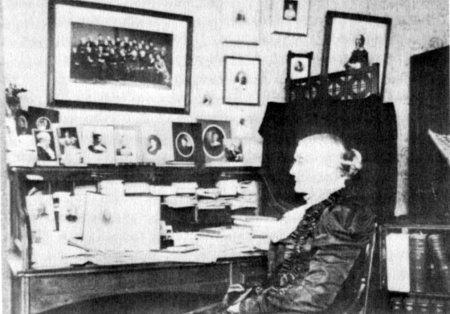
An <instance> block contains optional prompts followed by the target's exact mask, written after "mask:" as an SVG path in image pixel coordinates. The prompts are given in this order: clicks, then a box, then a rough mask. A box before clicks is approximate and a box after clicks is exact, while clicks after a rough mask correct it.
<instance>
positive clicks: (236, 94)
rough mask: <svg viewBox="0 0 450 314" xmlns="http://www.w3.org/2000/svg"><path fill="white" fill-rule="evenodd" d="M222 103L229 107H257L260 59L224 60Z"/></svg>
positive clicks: (227, 58) (239, 58)
mask: <svg viewBox="0 0 450 314" xmlns="http://www.w3.org/2000/svg"><path fill="white" fill-rule="evenodd" d="M223 72H224V79H223V82H224V87H223V102H224V103H225V104H230V105H253V106H258V105H259V101H260V99H259V94H260V85H261V59H257V58H242V57H225V58H224V70H223Z"/></svg>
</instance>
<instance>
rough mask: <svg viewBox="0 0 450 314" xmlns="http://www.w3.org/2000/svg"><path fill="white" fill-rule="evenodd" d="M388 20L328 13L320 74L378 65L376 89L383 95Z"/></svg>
mask: <svg viewBox="0 0 450 314" xmlns="http://www.w3.org/2000/svg"><path fill="white" fill-rule="evenodd" d="M391 21H392V20H391V19H390V18H386V17H378V16H369V15H361V14H353V13H344V12H335V11H328V12H327V15H326V20H325V37H324V46H323V47H324V50H323V57H322V73H332V72H338V71H344V70H358V69H361V68H364V67H367V66H370V65H372V64H374V63H379V65H380V75H379V77H380V78H381V79H380V89H379V90H380V91H381V93H380V94H381V95H383V91H384V82H385V76H386V66H387V56H388V51H389V36H390V32H391Z"/></svg>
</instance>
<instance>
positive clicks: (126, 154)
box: [114, 125, 139, 164]
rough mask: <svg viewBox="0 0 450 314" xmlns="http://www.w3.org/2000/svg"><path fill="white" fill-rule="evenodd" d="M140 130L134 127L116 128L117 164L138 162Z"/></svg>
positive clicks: (115, 152) (123, 126)
mask: <svg viewBox="0 0 450 314" xmlns="http://www.w3.org/2000/svg"><path fill="white" fill-rule="evenodd" d="M138 152H139V150H138V130H137V128H136V127H134V126H128V125H115V126H114V155H115V161H116V164H130V163H136V162H138V160H139V159H138Z"/></svg>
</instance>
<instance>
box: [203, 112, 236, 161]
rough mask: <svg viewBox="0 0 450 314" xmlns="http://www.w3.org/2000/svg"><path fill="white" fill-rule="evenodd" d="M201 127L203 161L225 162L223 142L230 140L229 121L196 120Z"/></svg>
mask: <svg viewBox="0 0 450 314" xmlns="http://www.w3.org/2000/svg"><path fill="white" fill-rule="evenodd" d="M198 122H199V123H200V124H201V125H202V145H203V152H204V154H205V161H206V162H211V161H225V160H226V158H225V141H226V140H227V139H229V138H231V128H230V121H218V120H198Z"/></svg>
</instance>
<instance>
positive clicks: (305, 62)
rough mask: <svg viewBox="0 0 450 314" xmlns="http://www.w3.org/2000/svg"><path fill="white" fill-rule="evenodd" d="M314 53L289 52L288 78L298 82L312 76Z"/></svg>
mask: <svg viewBox="0 0 450 314" xmlns="http://www.w3.org/2000/svg"><path fill="white" fill-rule="evenodd" d="M312 58H313V52H312V51H311V52H308V53H295V52H292V51H290V50H289V52H288V56H287V78H288V79H289V80H297V79H302V78H308V77H310V76H311V62H312Z"/></svg>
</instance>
